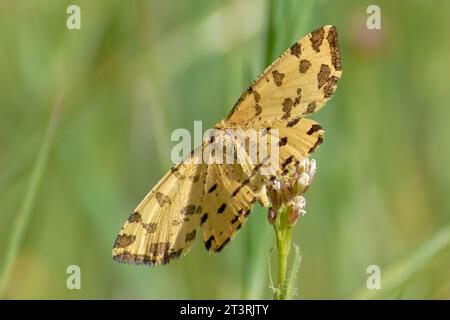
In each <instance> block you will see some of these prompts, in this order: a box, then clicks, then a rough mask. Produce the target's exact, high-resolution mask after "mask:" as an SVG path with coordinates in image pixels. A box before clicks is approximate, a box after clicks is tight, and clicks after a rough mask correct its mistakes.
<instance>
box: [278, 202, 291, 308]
mask: <svg viewBox="0 0 450 320" xmlns="http://www.w3.org/2000/svg"><path fill="white" fill-rule="evenodd" d="M278 215H279V216H278V219H277V223H275V224H274V230H275V236H276V241H277V261H278V279H277V290H275V295H274V299H276V300H284V299H285V297H286V289H287V286H286V273H287V263H288V257H289V253H290V251H291V243H292V227H291V226H288V224H287V209H286V208H284V209H280V210H279V212H278Z"/></svg>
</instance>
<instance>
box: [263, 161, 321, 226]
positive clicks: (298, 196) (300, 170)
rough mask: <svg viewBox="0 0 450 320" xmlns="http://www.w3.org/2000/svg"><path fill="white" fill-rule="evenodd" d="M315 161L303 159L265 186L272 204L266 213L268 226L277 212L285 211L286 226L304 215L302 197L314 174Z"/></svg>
mask: <svg viewBox="0 0 450 320" xmlns="http://www.w3.org/2000/svg"><path fill="white" fill-rule="evenodd" d="M316 170H317V165H316V161H315V160H309V159H308V158H304V159H303V160H302V161H300V162H299V163H298V164H297V165H296V166H294V167H293V168H291V170H290V171H288V172H286V173H285V174H284V175H282V176H279V177H276V178H274V179H272V180H271V181H270V182H269V184H268V185H267V195H268V197H269V198H270V200H271V202H272V206H273V207H271V208H269V212H268V216H267V218H268V220H269V223H270V224H275V223H276V221H277V218H278V217H277V215H278V212H280V210H281V209H284V208H286V210H287V221H286V223H287V225H288V226H294V225H295V224H296V222H297V220H298V218H299V217H300V216H301V215H304V214H305V213H306V211H305V207H306V199H305V198H304V197H303V196H302V194H304V193H305V192H306V191H307V190H308V188H309V186H310V185H311V183H312V181H313V179H314V176H315V174H316Z"/></svg>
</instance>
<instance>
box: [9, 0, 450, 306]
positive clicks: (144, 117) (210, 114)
mask: <svg viewBox="0 0 450 320" xmlns="http://www.w3.org/2000/svg"><path fill="white" fill-rule="evenodd" d="M70 4H77V5H79V6H80V8H81V30H68V29H67V28H66V19H67V17H68V14H66V8H67V6H68V5H70ZM370 4H372V1H358V2H357V4H356V2H355V1H345V2H344V1H339V2H338V1H312V0H300V1H295V0H291V1H286V0H285V1H263V0H245V1H240V0H230V1H206V0H203V1H199V0H197V1H188V0H176V1H156V0H155V1H121V0H98V1H88V0H84V1H82V0H79V1H44V0H40V1H34V0H33V1H32V0H26V1H6V0H0V295H1V297H3V298H9V299H15V298H24V299H30V298H43V299H47V298H63V299H79V298H87V299H90V298H102V299H111V298H113V299H114V298H126V299H128V298H145V299H147V298H149V299H153V298H169V299H171V298H194V299H200V298H224V299H228V298H233V299H238V298H271V291H270V289H269V283H268V276H267V254H268V252H269V250H270V248H271V247H272V246H273V245H274V239H273V232H272V229H271V227H270V226H269V225H268V223H267V221H266V213H265V210H262V209H260V208H258V209H256V210H254V212H253V213H252V214H251V215H250V218H249V222H248V223H247V224H246V225H245V227H244V228H242V230H241V231H240V232H239V233H238V236H237V237H236V238H235V240H234V241H232V242H231V243H230V244H229V245H228V246H227V248H226V249H225V250H224V251H223V252H222V253H221V254H218V255H208V254H207V252H206V250H205V249H204V247H203V244H202V243H201V242H200V241H199V240H200V239H197V240H196V244H195V246H194V248H193V250H192V251H191V253H190V254H189V255H187V256H185V257H184V258H182V259H181V260H179V261H176V262H174V263H171V264H169V265H167V266H164V267H160V268H150V267H146V266H134V265H123V264H118V263H115V262H113V261H112V260H111V248H112V245H113V242H114V239H115V237H116V234H117V233H118V231H119V230H120V227H121V226H122V223H123V222H124V221H125V219H126V218H127V217H128V215H129V213H130V212H131V211H132V210H133V209H134V207H135V206H136V205H137V204H138V203H139V201H140V200H141V199H142V198H143V197H144V195H145V194H146V193H147V192H148V191H149V190H150V188H151V187H152V186H153V185H154V184H155V183H156V182H157V181H158V179H159V178H160V177H161V176H162V175H163V174H164V173H165V172H166V171H167V170H168V169H169V168H170V166H171V163H170V150H171V147H172V146H173V145H174V143H172V142H171V141H170V133H171V132H172V130H174V129H176V128H180V127H183V128H187V129H189V130H192V129H193V121H194V120H203V126H204V128H207V127H209V126H211V125H213V124H214V123H216V122H218V121H219V120H220V119H221V118H223V117H225V116H226V114H227V113H228V112H229V110H230V108H231V106H232V105H233V103H234V102H235V100H236V99H237V98H238V97H239V96H240V94H241V92H242V91H243V90H244V89H245V88H247V86H248V85H249V84H250V82H251V81H252V80H253V79H254V78H255V77H256V76H257V75H258V74H259V73H260V72H261V71H262V70H263V69H264V68H265V66H266V65H267V64H268V63H270V62H271V61H272V59H274V58H275V57H276V56H278V55H279V54H280V53H281V52H282V51H284V50H285V49H286V48H287V47H288V46H289V45H291V44H292V43H293V42H294V41H296V40H297V39H299V38H300V37H302V36H303V35H305V34H307V33H308V32H310V31H312V30H314V29H316V28H317V27H319V26H321V25H325V24H333V25H335V26H337V29H338V32H339V36H340V43H341V51H342V56H343V70H344V72H343V78H342V80H341V81H340V82H339V85H338V89H337V91H336V94H335V96H334V98H333V99H332V100H331V102H330V103H329V104H328V105H327V107H326V108H324V109H323V110H322V111H321V112H320V113H319V114H317V115H315V116H314V117H313V118H314V119H316V120H318V121H319V122H320V123H321V124H322V125H323V127H325V128H326V130H327V132H326V137H325V142H324V144H323V145H322V148H321V149H320V150H319V151H318V152H317V153H315V155H314V157H315V159H317V161H318V166H319V170H318V174H317V178H316V180H315V182H314V185H313V186H312V188H311V190H310V191H309V192H308V194H307V199H308V205H307V211H308V214H307V215H305V216H304V217H302V218H301V221H300V223H299V224H298V225H297V226H296V230H295V241H296V243H297V244H298V245H299V246H300V248H301V250H302V253H303V261H302V266H301V270H300V277H299V284H300V287H299V295H298V297H299V298H300V299H307V298H312V299H316V298H327V299H335V298H388V299H397V298H398V299H405V298H414V299H422V298H426V299H428V298H439V299H442V298H443V299H449V298H450V215H449V212H450V201H449V198H448V197H449V191H448V190H450V169H449V168H448V164H449V163H450V148H449V137H450V125H449V122H448V121H449V114H450V113H449V109H448V107H449V101H450V88H449V84H450V72H449V70H450V36H449V30H450V17H449V12H450V2H448V1H419V0H416V1H377V4H378V5H379V6H380V7H381V18H382V30H381V31H377V30H368V29H367V28H366V19H367V17H368V16H369V15H368V14H367V13H366V8H367V6H368V5H370ZM52 114H53V116H52ZM72 264H75V265H79V266H80V268H81V276H82V278H81V286H82V289H81V290H68V289H67V288H66V279H67V277H68V275H67V274H66V268H67V267H68V266H69V265H72ZM7 265H9V266H10V268H9V269H8V268H5V266H7ZM369 265H378V266H380V268H381V272H382V284H381V285H382V289H381V290H372V291H370V290H368V289H366V279H367V277H368V276H369V275H368V274H367V273H366V269H367V267H368V266H369ZM8 270H9V271H10V272H8Z"/></svg>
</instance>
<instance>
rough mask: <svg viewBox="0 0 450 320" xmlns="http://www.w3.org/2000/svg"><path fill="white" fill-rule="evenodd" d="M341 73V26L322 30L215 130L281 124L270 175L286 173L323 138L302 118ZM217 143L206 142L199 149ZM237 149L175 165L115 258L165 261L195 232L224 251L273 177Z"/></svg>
mask: <svg viewBox="0 0 450 320" xmlns="http://www.w3.org/2000/svg"><path fill="white" fill-rule="evenodd" d="M341 74H342V66H341V58H340V51H339V44H338V36H337V32H336V28H335V27H333V26H324V27H322V28H319V29H317V30H315V31H313V32H311V33H310V34H308V35H306V36H305V37H303V38H302V39H300V40H299V41H298V42H296V43H294V44H293V45H292V46H291V47H290V48H289V49H287V50H286V51H285V52H284V53H283V54H282V55H281V56H280V57H279V58H278V59H276V60H275V61H274V62H273V63H272V64H271V65H270V66H269V67H268V68H267V69H266V70H265V71H264V72H263V73H262V74H261V75H260V76H259V77H258V78H257V79H256V80H255V81H254V82H253V84H252V85H251V86H250V87H249V89H247V90H246V91H245V92H244V93H243V94H242V96H241V97H240V98H239V99H238V101H237V102H236V104H235V105H234V107H233V109H232V110H231V112H230V114H229V115H228V116H227V118H226V119H224V120H222V121H220V122H219V123H218V124H217V125H216V126H215V128H216V129H218V130H221V132H225V130H226V129H228V128H241V129H244V130H245V129H247V128H251V129H255V130H258V129H265V130H266V131H267V132H269V131H270V130H274V129H276V130H277V132H279V136H280V140H279V144H278V145H279V166H278V171H277V172H276V173H274V175H273V177H274V176H276V175H282V174H283V172H286V170H288V169H289V167H291V166H293V165H295V164H297V163H298V162H299V161H300V160H302V159H303V158H305V157H308V155H309V154H310V153H312V152H313V151H314V150H316V148H317V147H318V146H319V145H320V144H321V143H322V141H323V138H322V136H323V129H322V127H321V126H320V125H319V124H318V123H316V122H315V121H313V120H310V119H307V118H305V117H304V116H305V115H308V114H311V113H314V112H317V111H318V110H319V109H320V108H322V107H323V106H324V105H325V103H326V102H327V101H328V100H329V99H330V98H331V96H332V95H333V93H334V91H335V89H336V84H337V81H338V79H339V78H340V77H341ZM224 135H225V134H224ZM221 139H223V137H222V136H219V137H218V139H216V140H221ZM216 142H217V141H215V142H214V141H211V140H209V141H208V140H206V141H204V142H203V144H202V146H200V147H199V148H200V149H201V150H202V149H204V148H206V147H208V145H210V144H211V143H216ZM234 147H235V148H236V150H237V153H238V154H239V155H240V156H241V157H243V159H244V161H243V162H242V163H234V164H233V163H230V164H228V163H210V164H206V163H199V162H201V161H198V160H199V159H198V157H199V155H198V154H199V153H198V152H192V153H191V156H190V157H188V158H187V159H186V160H185V161H183V162H181V163H180V164H178V165H175V166H174V167H173V168H172V169H171V170H170V171H169V172H168V173H167V174H166V175H165V176H164V177H163V178H162V179H161V180H160V181H159V182H158V183H157V184H156V186H154V187H153V189H152V190H151V191H150V192H149V193H148V194H147V196H146V197H145V198H144V199H143V200H142V202H141V203H140V204H139V205H138V206H137V208H136V209H135V210H134V211H133V213H132V214H131V215H130V216H129V217H128V219H127V221H126V222H125V224H124V225H123V227H122V229H121V231H120V232H119V234H118V236H117V238H116V241H115V243H114V248H113V252H112V254H113V259H114V260H116V261H119V262H129V263H137V264H150V265H154V266H156V265H160V264H166V263H168V262H169V261H170V260H172V259H175V258H178V257H180V256H181V255H182V254H185V253H187V252H188V250H189V249H190V247H191V246H192V243H193V240H194V239H195V236H196V234H197V230H199V231H200V233H201V237H202V239H203V241H204V244H205V247H206V249H207V250H208V251H209V252H218V251H220V250H222V248H223V247H224V246H225V245H226V244H227V243H228V242H229V241H230V240H231V239H232V238H233V236H234V235H235V233H236V231H237V230H239V229H240V228H241V226H242V224H243V223H244V222H245V220H246V219H247V217H248V215H249V214H250V212H251V210H252V206H253V204H254V203H255V202H256V201H258V202H259V203H260V204H261V205H262V206H267V205H268V199H267V196H266V191H265V184H266V183H267V181H268V179H271V178H272V177H271V176H265V175H262V174H261V173H260V169H261V166H262V163H253V162H252V161H249V159H248V158H249V157H248V155H247V154H246V150H243V149H242V148H241V147H240V146H239V145H235V146H234ZM201 154H202V152H200V155H201Z"/></svg>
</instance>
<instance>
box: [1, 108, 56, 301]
mask: <svg viewBox="0 0 450 320" xmlns="http://www.w3.org/2000/svg"><path fill="white" fill-rule="evenodd" d="M59 110H60V100H59V99H58V100H57V102H56V104H55V107H54V108H53V112H52V115H51V118H50V121H49V123H48V125H47V129H46V132H45V135H44V138H43V141H42V144H41V147H40V150H39V154H38V157H37V159H36V162H35V165H34V168H33V171H32V173H31V178H30V183H29V185H28V189H27V192H26V193H25V198H24V201H23V203H22V206H21V208H20V210H19V213H18V214H17V216H16V219H15V220H14V222H13V227H12V232H11V236H10V238H9V242H8V244H7V246H6V253H5V255H4V259H3V261H1V264H0V297H3V295H4V293H5V290H6V286H7V285H8V282H9V278H10V276H11V271H12V267H13V265H14V261H15V259H16V257H17V255H18V253H19V250H20V245H21V243H22V240H23V237H24V234H25V231H26V227H27V224H28V221H29V219H30V214H31V211H32V208H33V204H34V199H35V197H36V193H37V191H38V188H39V184H40V181H41V180H42V176H43V174H44V171H45V166H46V164H47V160H48V155H49V152H50V147H51V142H52V138H53V135H54V133H55V129H56V124H57V120H58V114H59Z"/></svg>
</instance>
